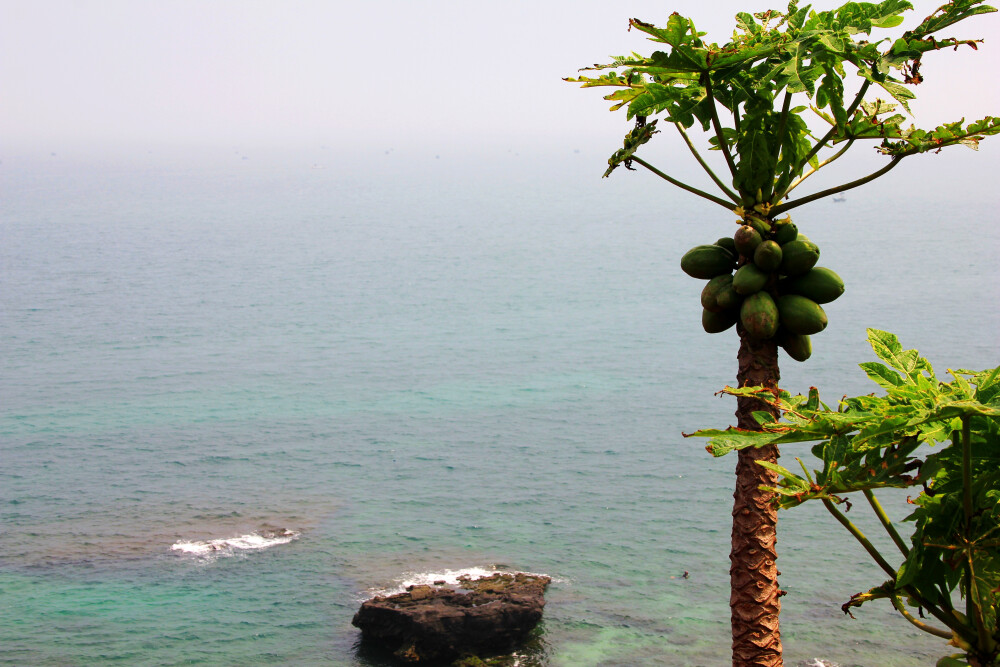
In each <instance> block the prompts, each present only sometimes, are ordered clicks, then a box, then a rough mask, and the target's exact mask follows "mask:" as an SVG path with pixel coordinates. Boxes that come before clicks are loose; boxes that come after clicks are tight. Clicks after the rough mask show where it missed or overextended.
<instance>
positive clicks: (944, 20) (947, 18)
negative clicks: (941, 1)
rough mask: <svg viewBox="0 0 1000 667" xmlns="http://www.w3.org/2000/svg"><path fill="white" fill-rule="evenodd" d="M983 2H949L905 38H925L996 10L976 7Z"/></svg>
mask: <svg viewBox="0 0 1000 667" xmlns="http://www.w3.org/2000/svg"><path fill="white" fill-rule="evenodd" d="M982 2H983V0H959V1H958V2H950V3H948V4H945V5H943V6H941V7H938V8H937V9H936V10H934V13H933V14H931V15H930V16H928V17H927V18H925V19H924V20H923V22H922V23H921V24H920V25H919V26H917V27H916V28H914V29H913V30H911V31H910V32H907V33H906V35H905V36H912V37H918V38H921V39H922V38H925V37H927V36H929V35H930V34H931V33H934V32H937V31H938V30H942V29H944V28H947V27H948V26H951V25H954V24H956V23H958V22H959V21H961V20H963V19H967V18H969V17H970V16H975V15H977V14H989V13H990V12H995V11H996V9H994V8H993V7H990V6H989V5H984V6H982V7H977V6H976V5H981V4H982Z"/></svg>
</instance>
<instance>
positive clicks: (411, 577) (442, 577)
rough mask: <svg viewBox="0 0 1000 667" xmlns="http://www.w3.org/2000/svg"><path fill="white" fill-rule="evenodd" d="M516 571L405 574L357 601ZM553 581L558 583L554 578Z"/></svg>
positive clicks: (485, 569)
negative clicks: (420, 587) (415, 588)
mask: <svg viewBox="0 0 1000 667" xmlns="http://www.w3.org/2000/svg"><path fill="white" fill-rule="evenodd" d="M518 573H519V571H517V570H502V569H498V568H495V567H493V566H486V567H480V566H474V567H466V568H461V569H458V570H439V571H433V572H406V573H404V574H403V576H402V577H400V578H399V579H395V580H393V582H392V584H391V585H390V586H386V587H383V588H371V589H369V590H367V591H365V593H364V594H363V595H362V596H360V597H359V598H358V599H359V601H363V600H367V599H369V598H371V597H374V596H376V595H381V596H389V595H395V594H397V593H402V592H404V591H406V589H407V588H409V587H410V586H430V585H433V584H436V583H440V582H444V585H448V586H458V585H460V584H461V582H460V581H459V579H460V578H464V577H468V578H469V579H481V578H482V577H490V576H492V575H494V574H518ZM521 574H534V575H538V576H549V575H540V574H538V573H537V572H521ZM552 580H553V581H559V580H557V579H555V578H553V579H552Z"/></svg>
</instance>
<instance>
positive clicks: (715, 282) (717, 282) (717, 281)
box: [701, 273, 733, 312]
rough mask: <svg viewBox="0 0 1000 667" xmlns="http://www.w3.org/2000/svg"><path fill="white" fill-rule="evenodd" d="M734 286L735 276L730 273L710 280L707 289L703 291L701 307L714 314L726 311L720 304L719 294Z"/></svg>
mask: <svg viewBox="0 0 1000 667" xmlns="http://www.w3.org/2000/svg"><path fill="white" fill-rule="evenodd" d="M732 284H733V276H732V275H731V274H728V273H723V274H722V275H721V276H715V277H714V278H712V279H711V280H709V281H708V283H707V284H706V285H705V288H704V289H703V290H701V307H702V308H704V309H705V310H711V311H712V312H718V311H720V310H725V308H723V307H722V306H721V305H719V303H718V294H719V292H720V291H722V290H723V289H726V288H728V287H731V286H732Z"/></svg>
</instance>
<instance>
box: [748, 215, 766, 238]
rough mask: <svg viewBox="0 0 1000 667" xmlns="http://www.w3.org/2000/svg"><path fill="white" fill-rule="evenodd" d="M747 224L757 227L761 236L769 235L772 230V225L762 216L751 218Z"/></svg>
mask: <svg viewBox="0 0 1000 667" xmlns="http://www.w3.org/2000/svg"><path fill="white" fill-rule="evenodd" d="M747 224H748V225H750V226H751V227H753V228H754V229H756V230H757V233H758V234H760V235H761V236H767V235H768V234H769V233H770V232H771V225H770V224H769V223H768V222H767V221H765V220H761V219H760V218H750V219H749V220H747Z"/></svg>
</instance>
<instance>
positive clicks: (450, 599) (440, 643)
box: [352, 573, 551, 662]
mask: <svg viewBox="0 0 1000 667" xmlns="http://www.w3.org/2000/svg"><path fill="white" fill-rule="evenodd" d="M550 581H551V579H550V578H549V577H546V576H542V575H534V574H525V573H517V574H508V573H497V574H494V575H492V576H489V577H483V578H481V579H476V580H472V579H470V578H469V577H460V578H459V583H458V585H457V586H446V585H439V584H437V583H436V584H435V585H434V586H410V587H409V588H408V589H407V590H406V592H405V593H399V594H397V595H391V596H388V597H382V596H379V597H375V598H372V599H371V600H368V601H366V602H364V603H363V604H362V605H361V609H359V610H358V613H357V614H355V615H354V620H353V621H352V623H353V624H354V625H355V626H357V627H359V628H361V633H362V637H363V639H364V640H365V641H366V642H373V643H378V644H381V645H383V646H385V647H387V648H389V649H390V650H392V651H393V652H394V654H395V655H396V657H398V658H400V659H401V660H403V661H405V662H425V661H437V662H442V661H444V662H446V661H450V660H454V659H456V658H459V657H462V656H468V655H492V654H498V653H504V652H508V651H511V650H513V649H514V648H516V646H517V645H518V644H519V643H520V642H521V641H522V640H524V638H525V636H526V635H527V634H528V633H529V632H530V631H531V629H532V628H534V627H535V625H536V624H537V623H538V621H539V620H541V618H542V609H543V608H544V607H545V589H546V587H547V586H548V585H549V582H550Z"/></svg>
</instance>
